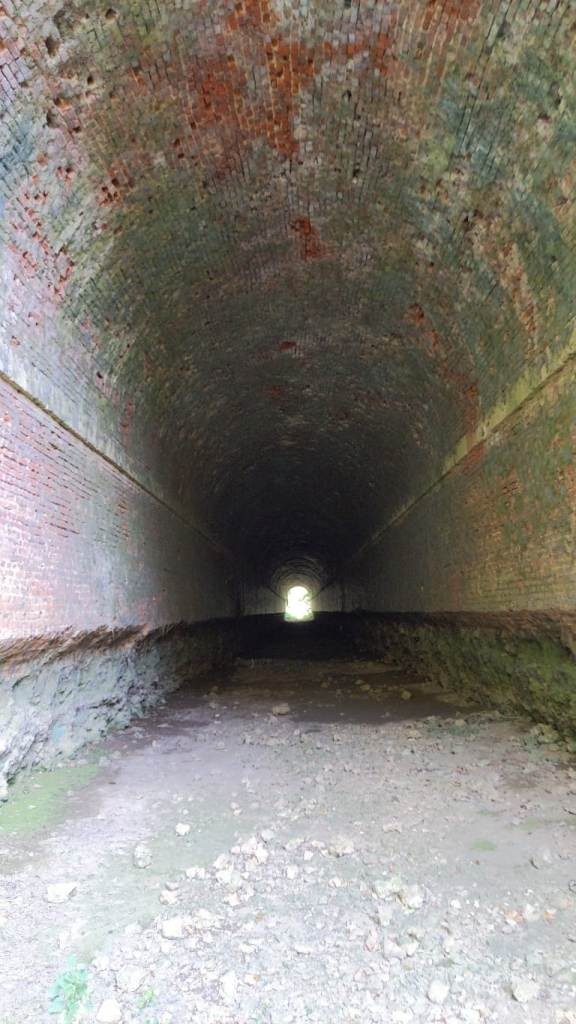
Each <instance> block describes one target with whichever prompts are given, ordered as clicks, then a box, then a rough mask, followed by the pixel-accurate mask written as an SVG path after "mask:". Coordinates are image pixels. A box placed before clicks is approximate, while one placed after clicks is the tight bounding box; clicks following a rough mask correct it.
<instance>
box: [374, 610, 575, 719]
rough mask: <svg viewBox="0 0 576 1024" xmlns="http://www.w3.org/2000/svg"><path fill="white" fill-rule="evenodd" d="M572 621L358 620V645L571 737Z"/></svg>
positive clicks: (509, 618) (485, 618) (491, 618)
mask: <svg viewBox="0 0 576 1024" xmlns="http://www.w3.org/2000/svg"><path fill="white" fill-rule="evenodd" d="M573 619H574V617H573V616H563V617H562V616H561V617H558V618H557V619H556V620H553V619H550V618H547V617H544V616H541V617H540V616H529V617H527V616H513V615H510V616H489V615H486V616H478V615H477V616H466V615H459V614H452V615H438V616H433V615H431V616H406V617H400V616H378V615H369V616H362V617H358V618H357V619H356V626H355V627H354V630H355V635H356V639H357V642H358V645H359V647H360V649H361V650H362V652H363V653H365V654H369V655H370V656H371V657H374V656H376V657H382V656H383V655H386V656H387V657H390V658H392V659H394V660H399V661H401V663H402V664H403V665H404V666H407V665H408V666H412V667H413V668H414V669H416V670H417V671H419V672H421V673H424V674H425V675H426V676H428V677H429V678H430V679H431V680H433V681H434V682H437V683H439V684H440V685H442V686H445V687H446V688H449V689H450V690H455V691H458V692H461V693H462V694H463V695H464V696H465V697H467V698H468V699H471V700H474V701H477V702H478V703H481V704H482V705H484V706H486V705H487V704H492V705H494V706H496V707H499V708H502V709H505V710H509V711H517V712H524V713H526V714H528V715H529V716H530V717H532V718H534V719H536V720H537V721H539V722H549V723H550V724H552V725H553V726H555V728H556V729H558V730H559V732H560V733H561V734H562V735H563V736H566V737H574V736H576V655H575V651H576V623H575V622H574V621H573Z"/></svg>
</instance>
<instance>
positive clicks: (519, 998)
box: [511, 978, 540, 1003]
mask: <svg viewBox="0 0 576 1024" xmlns="http://www.w3.org/2000/svg"><path fill="white" fill-rule="evenodd" d="M511 989H512V995H513V997H514V999H515V1000H516V1002H517V1003H529V1002H530V1000H531V999H537V998H538V995H539V994H540V986H539V985H537V984H536V982H535V981H532V979H531V978H516V979H515V980H514V981H513V982H512V985H511Z"/></svg>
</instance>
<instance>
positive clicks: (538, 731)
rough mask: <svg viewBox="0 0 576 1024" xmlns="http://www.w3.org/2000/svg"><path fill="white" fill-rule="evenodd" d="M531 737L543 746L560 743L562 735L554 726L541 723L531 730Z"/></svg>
mask: <svg viewBox="0 0 576 1024" xmlns="http://www.w3.org/2000/svg"><path fill="white" fill-rule="evenodd" d="M530 736H533V737H534V739H535V740H536V742H537V743H540V744H541V745H542V746H544V745H548V744H551V743H558V741H559V739H560V734H559V733H558V731H557V730H556V729H555V728H554V726H552V725H548V724H547V722H539V723H538V725H533V726H532V728H531V729H530Z"/></svg>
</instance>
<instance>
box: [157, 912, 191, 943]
mask: <svg viewBox="0 0 576 1024" xmlns="http://www.w3.org/2000/svg"><path fill="white" fill-rule="evenodd" d="M160 931H161V932H162V935H163V936H164V938H165V939H184V938H185V937H186V929H185V927H184V919H183V918H182V917H169V918H168V919H167V920H166V921H162V923H161V925H160Z"/></svg>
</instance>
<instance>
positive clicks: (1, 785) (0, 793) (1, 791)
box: [0, 774, 8, 803]
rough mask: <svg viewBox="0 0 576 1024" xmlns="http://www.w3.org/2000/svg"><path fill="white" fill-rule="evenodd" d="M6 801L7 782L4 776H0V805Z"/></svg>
mask: <svg viewBox="0 0 576 1024" xmlns="http://www.w3.org/2000/svg"><path fill="white" fill-rule="evenodd" d="M7 799H8V780H7V778H6V776H5V775H1V774H0V803H4V802H5V801H6V800H7Z"/></svg>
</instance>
